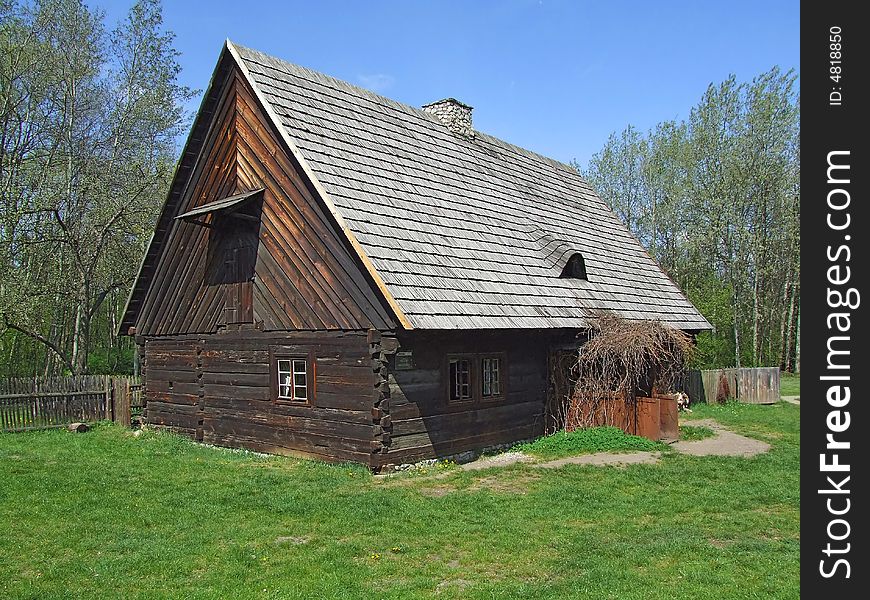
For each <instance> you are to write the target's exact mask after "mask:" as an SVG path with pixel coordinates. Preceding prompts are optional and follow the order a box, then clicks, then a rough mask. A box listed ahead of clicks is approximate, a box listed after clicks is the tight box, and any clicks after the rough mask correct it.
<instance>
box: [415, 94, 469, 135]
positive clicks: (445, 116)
mask: <svg viewBox="0 0 870 600" xmlns="http://www.w3.org/2000/svg"><path fill="white" fill-rule="evenodd" d="M423 110H425V111H426V112H427V113H429V114H430V115H434V116H436V117H438V119H439V120H440V121H441V122H442V123H444V124H445V125H447V128H448V129H449V130H450V131H452V132H453V133H456V134H459V135H461V136H464V137H467V138H471V137H474V127H472V125H471V111H472V110H473V109H472V108H471V107H470V106H468V105H467V104H463V103H462V102H460V101H459V100H457V99H456V98H445V99H444V100H439V101H438V102H433V103H432V104H425V105H424V106H423Z"/></svg>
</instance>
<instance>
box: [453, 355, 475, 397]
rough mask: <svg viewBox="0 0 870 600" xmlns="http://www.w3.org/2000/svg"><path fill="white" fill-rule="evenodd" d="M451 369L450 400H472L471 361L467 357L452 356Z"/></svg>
mask: <svg viewBox="0 0 870 600" xmlns="http://www.w3.org/2000/svg"><path fill="white" fill-rule="evenodd" d="M449 371H450V372H449V378H448V385H449V386H450V400H452V401H461V400H470V399H471V361H470V360H468V359H467V358H451V359H450V370H449Z"/></svg>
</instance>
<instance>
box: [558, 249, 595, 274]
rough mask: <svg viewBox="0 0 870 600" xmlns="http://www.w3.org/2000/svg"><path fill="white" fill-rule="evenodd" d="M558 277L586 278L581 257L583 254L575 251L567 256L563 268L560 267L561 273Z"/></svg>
mask: <svg viewBox="0 0 870 600" xmlns="http://www.w3.org/2000/svg"><path fill="white" fill-rule="evenodd" d="M559 277H562V278H567V279H588V277H586V261H585V260H584V259H583V255H582V254H580V253H579V252H575V253H574V254H572V255H571V256H570V258H568V262H566V263H565V268H564V269H562V274H561V275H559Z"/></svg>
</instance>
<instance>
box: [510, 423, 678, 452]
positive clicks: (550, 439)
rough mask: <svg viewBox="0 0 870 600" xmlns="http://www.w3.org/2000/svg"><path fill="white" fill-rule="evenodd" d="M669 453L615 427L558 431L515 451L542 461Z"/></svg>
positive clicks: (665, 446) (520, 445) (518, 446)
mask: <svg viewBox="0 0 870 600" xmlns="http://www.w3.org/2000/svg"><path fill="white" fill-rule="evenodd" d="M668 449H669V446H668V445H667V444H664V443H662V442H654V441H652V440H648V439H646V438H643V437H639V436H636V435H630V434H628V433H625V432H623V431H622V430H621V429H619V428H618V427H590V428H588V429H577V430H575V431H572V432H570V433H565V432H563V431H559V432H556V433H554V434H552V435H548V436H545V437H542V438H538V439H537V440H534V441H533V442H529V443H526V444H519V445H517V446H516V447H515V448H514V450H519V451H521V452H525V453H526V454H531V455H533V456H538V457H541V458H562V457H564V456H574V455H576V454H589V453H592V452H636V451H639V450H646V451H648V452H657V451H664V450H668Z"/></svg>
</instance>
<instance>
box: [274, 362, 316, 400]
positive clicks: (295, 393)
mask: <svg viewBox="0 0 870 600" xmlns="http://www.w3.org/2000/svg"><path fill="white" fill-rule="evenodd" d="M308 362H309V361H308V359H307V358H305V357H302V356H276V357H275V371H276V377H277V381H276V388H275V389H276V390H277V398H276V399H277V400H278V401H279V402H293V403H297V404H308V403H310V402H311V388H312V386H311V380H310V378H309V372H310V369H309V366H308ZM300 381H301V383H300Z"/></svg>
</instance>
